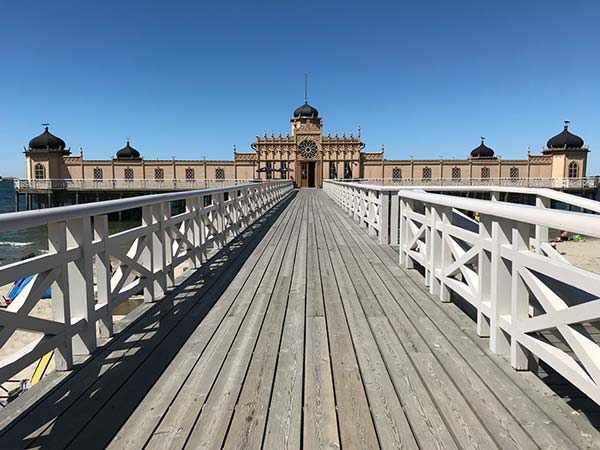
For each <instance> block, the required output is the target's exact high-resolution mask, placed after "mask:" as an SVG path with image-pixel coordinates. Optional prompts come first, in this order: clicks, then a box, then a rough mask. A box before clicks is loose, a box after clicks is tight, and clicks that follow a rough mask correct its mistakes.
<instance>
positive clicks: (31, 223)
mask: <svg viewBox="0 0 600 450" xmlns="http://www.w3.org/2000/svg"><path fill="white" fill-rule="evenodd" d="M280 183H291V181H289V180H273V181H264V182H261V183H246V184H239V185H236V186H224V187H218V188H209V189H197V190H191V191H181V192H169V193H164V194H150V195H140V196H137V197H131V198H124V199H118V200H106V201H101V202H96V203H85V204H81V205H71V206H59V207H56V208H48V209H40V210H33V211H22V212H12V213H5V214H0V232H3V231H10V230H14V229H16V228H30V227H35V226H39V225H45V224H49V223H56V222H62V221H64V220H68V219H74V218H77V217H86V216H96V215H100V214H109V213H112V212H117V211H123V210H127V209H134V208H141V207H143V206H147V205H152V204H156V203H161V202H172V201H177V200H185V199H189V198H194V197H199V196H203V195H212V194H219V193H221V192H230V191H236V190H240V189H245V188H252V187H256V186H260V185H265V184H280Z"/></svg>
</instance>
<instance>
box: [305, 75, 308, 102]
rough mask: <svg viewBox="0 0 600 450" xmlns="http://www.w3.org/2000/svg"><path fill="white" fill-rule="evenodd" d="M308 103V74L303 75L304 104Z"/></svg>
mask: <svg viewBox="0 0 600 450" xmlns="http://www.w3.org/2000/svg"><path fill="white" fill-rule="evenodd" d="M307 103H308V74H307V73H305V74H304V104H307Z"/></svg>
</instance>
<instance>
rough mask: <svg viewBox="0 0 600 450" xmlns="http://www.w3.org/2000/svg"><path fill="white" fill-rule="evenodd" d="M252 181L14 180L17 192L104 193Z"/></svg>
mask: <svg viewBox="0 0 600 450" xmlns="http://www.w3.org/2000/svg"><path fill="white" fill-rule="evenodd" d="M253 181H254V180H251V179H206V180H205V179H194V180H188V179H163V180H155V179H149V178H143V179H131V180H125V179H123V178H121V179H102V180H93V179H62V178H61V179H43V180H41V179H39V180H38V179H17V180H14V186H15V190H16V191H17V192H22V191H28V190H39V191H54V190H67V191H86V190H90V191H104V190H114V189H116V190H121V191H133V190H155V191H163V190H164V191H166V190H190V189H207V188H210V187H217V186H233V185H238V184H246V183H249V182H253Z"/></svg>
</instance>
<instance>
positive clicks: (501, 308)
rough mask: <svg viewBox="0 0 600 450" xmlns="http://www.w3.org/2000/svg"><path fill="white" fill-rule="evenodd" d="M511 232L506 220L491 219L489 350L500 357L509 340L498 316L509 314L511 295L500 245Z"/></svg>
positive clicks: (506, 348)
mask: <svg viewBox="0 0 600 450" xmlns="http://www.w3.org/2000/svg"><path fill="white" fill-rule="evenodd" d="M511 232H512V231H511V227H510V223H509V222H508V221H507V220H503V219H499V218H493V219H492V243H491V244H492V251H491V271H490V275H491V281H490V285H491V292H492V294H491V298H490V301H491V311H492V314H491V317H490V350H491V351H492V352H494V353H496V354H500V355H506V354H508V353H509V352H510V339H509V338H508V336H507V335H506V334H505V333H504V332H503V331H502V329H501V328H500V324H499V322H500V316H503V315H508V314H510V302H511V298H510V297H511V295H510V289H507V287H508V286H510V285H511V272H510V270H509V269H508V266H507V262H506V261H505V260H504V258H502V254H501V251H502V245H504V244H507V243H508V242H509V236H511Z"/></svg>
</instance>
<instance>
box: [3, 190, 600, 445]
mask: <svg viewBox="0 0 600 450" xmlns="http://www.w3.org/2000/svg"><path fill="white" fill-rule="evenodd" d="M43 384H44V383H42V385H43ZM44 392H45V394H44ZM42 394H43V395H42ZM34 400H35V403H34ZM572 412H573V411H572V410H571V409H570V408H569V406H568V405H566V404H565V403H564V401H563V400H562V399H560V398H558V397H556V396H553V395H551V394H550V392H549V390H548V389H547V388H546V386H544V385H543V384H542V383H541V382H540V381H539V380H537V379H536V378H535V376H534V375H532V374H531V373H520V372H515V371H513V369H511V368H510V366H509V364H508V362H506V361H505V360H504V359H503V358H499V357H495V356H492V355H490V354H489V353H488V351H487V345H486V343H485V340H483V339H480V338H478V337H477V336H475V334H474V325H473V323H472V322H470V320H469V319H468V318H467V317H466V316H465V315H464V314H463V313H461V312H460V311H459V310H458V309H457V308H456V307H455V306H454V305H452V304H441V303H439V302H438V301H437V300H434V299H432V298H431V297H430V296H429V295H428V294H427V293H426V291H425V289H424V288H423V287H422V284H421V281H420V280H418V279H417V277H416V275H414V274H411V273H407V272H405V271H404V270H402V269H401V268H400V267H399V265H398V264H397V254H396V253H395V252H393V250H392V249H391V248H389V247H385V246H381V245H379V244H376V243H375V242H374V241H373V240H372V239H371V238H369V237H368V236H367V235H366V234H365V232H364V230H362V229H360V228H359V227H358V226H357V225H356V224H355V223H354V222H352V221H351V220H350V219H349V218H347V217H346V216H345V215H343V214H342V212H341V210H339V209H337V207H336V206H334V205H333V203H332V202H331V201H330V200H329V199H328V198H327V197H326V195H325V194H324V193H323V192H322V191H317V190H305V191H300V192H298V193H297V195H295V197H293V198H291V199H289V200H288V201H284V203H283V204H282V205H279V206H278V207H276V208H275V209H274V210H273V211H271V213H270V214H268V215H267V216H266V217H264V218H263V219H262V220H261V221H260V223H258V224H255V225H254V226H252V227H251V229H249V230H247V231H246V232H245V233H244V235H243V236H241V237H240V239H237V240H236V241H234V242H233V243H232V244H231V245H230V246H228V247H227V248H225V249H224V250H223V251H222V252H220V253H219V254H218V255H217V256H216V257H215V258H214V259H213V260H212V261H211V262H210V264H207V265H205V266H204V267H203V268H202V269H200V270H199V271H198V272H197V273H196V274H194V275H192V276H191V277H190V278H188V279H187V280H186V281H185V282H183V283H182V284H181V285H180V286H179V287H178V288H177V289H176V290H175V291H174V292H173V293H172V294H171V296H170V297H169V299H167V300H166V301H161V302H159V303H158V304H156V305H155V306H154V307H153V308H152V309H150V310H149V311H148V312H147V313H146V314H145V315H143V316H142V317H141V318H140V319H139V320H137V321H135V322H134V323H133V324H131V325H130V326H129V327H128V328H126V329H125V330H124V331H123V332H122V333H121V334H119V335H117V337H116V338H115V339H114V341H113V342H111V343H109V344H108V345H107V346H106V348H104V349H103V350H101V351H99V352H98V354H97V355H95V356H94V357H93V358H90V359H89V360H87V361H86V362H85V363H84V364H83V365H82V367H79V368H78V370H76V371H74V372H73V373H71V374H68V375H64V374H62V375H61V374H56V375H54V376H53V377H50V378H49V379H48V380H47V381H46V382H45V386H40V387H39V388H37V389H33V390H32V391H30V392H29V393H28V395H27V396H25V397H24V398H22V399H20V401H19V402H16V403H13V404H11V405H10V406H9V407H8V408H7V409H6V410H5V411H2V412H0V427H2V428H3V430H2V431H1V432H0V448H2V449H5V448H6V449H20V448H26V447H33V448H44V449H59V448H61V449H62V448H72V449H94V448H105V447H108V448H112V449H120V448H133V449H138V448H140V449H141V448H144V449H183V448H207V449H217V448H226V449H238V448H239V449H242V448H244V449H259V448H264V449H269V450H270V449H273V450H278V449H299V448H305V449H321V448H322V449H336V448H343V449H366V450H372V449H378V448H382V449H399V448H401V449H423V450H428V449H448V450H450V449H515V450H521V449H577V448H599V447H600V437H599V434H598V432H597V431H595V430H594V429H593V428H592V427H591V426H589V425H588V424H587V423H586V422H585V419H584V418H582V417H577V416H574V415H573V414H572Z"/></svg>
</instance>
